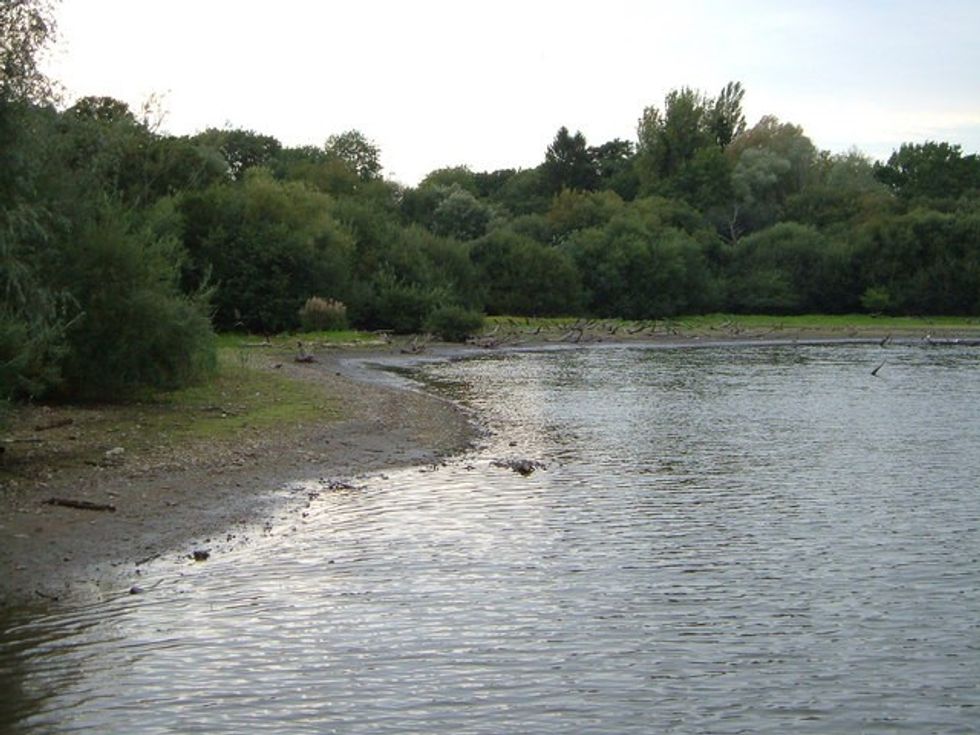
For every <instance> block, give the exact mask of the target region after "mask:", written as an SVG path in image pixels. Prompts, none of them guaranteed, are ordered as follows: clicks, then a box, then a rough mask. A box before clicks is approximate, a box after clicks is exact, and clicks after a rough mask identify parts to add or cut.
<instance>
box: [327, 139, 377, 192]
mask: <svg viewBox="0 0 980 735" xmlns="http://www.w3.org/2000/svg"><path fill="white" fill-rule="evenodd" d="M324 148H325V149H326V152H327V154H328V155H329V156H332V157H335V158H338V159H340V160H341V161H343V162H344V163H345V164H347V166H348V168H350V169H351V171H353V172H354V173H355V174H357V176H358V177H359V178H361V179H363V180H365V181H370V180H372V179H377V178H380V177H381V149H380V148H378V146H377V145H375V144H374V143H373V142H372V141H371V140H368V138H367V137H366V136H365V135H364V133H362V132H361V131H359V130H347V131H345V132H343V133H340V134H338V135H331V136H330V137H329V138H327V142H326V145H325V146H324Z"/></svg>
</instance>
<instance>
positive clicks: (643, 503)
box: [0, 345, 980, 733]
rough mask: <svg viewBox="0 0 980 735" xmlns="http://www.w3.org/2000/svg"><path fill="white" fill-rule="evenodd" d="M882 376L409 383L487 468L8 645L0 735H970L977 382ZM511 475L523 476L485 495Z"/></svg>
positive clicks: (263, 545)
mask: <svg viewBox="0 0 980 735" xmlns="http://www.w3.org/2000/svg"><path fill="white" fill-rule="evenodd" d="M879 351H880V348H871V347H865V346H853V345H852V346H837V347H819V348H817V347H792V346H781V347H771V348H757V349H745V348H735V347H732V348H723V349H722V348H718V349H699V350H641V349H597V350H581V351H577V352H567V353H541V354H538V353H525V354H519V355H513V356H509V357H505V358H500V357H488V358H485V359H478V360H468V361H462V362H456V363H450V364H446V365H430V366H427V367H425V368H424V371H425V373H426V374H427V376H428V377H429V378H430V379H432V380H434V381H437V382H438V384H439V385H440V386H441V387H442V389H443V390H447V391H449V392H450V393H451V394H453V395H454V397H456V398H457V399H459V400H464V401H466V402H467V403H469V404H470V405H472V406H473V407H475V408H477V409H478V410H479V411H480V412H481V413H482V414H483V415H485V416H487V417H488V423H489V426H490V427H491V428H492V429H493V437H492V438H491V439H490V440H489V444H488V446H487V447H485V448H484V449H483V450H481V451H480V452H479V453H477V454H475V455H474V456H471V457H466V458H464V459H463V460H461V461H459V462H455V463H452V464H450V465H449V466H447V467H443V468H439V469H437V470H435V471H431V472H418V471H417V470H407V471H403V472H398V473H392V474H390V475H388V476H386V477H376V478H373V479H370V480H369V481H367V482H366V483H365V485H364V487H363V488H361V489H359V490H356V491H347V492H325V491H323V492H320V493H319V497H318V499H317V500H316V501H315V503H314V504H313V505H312V506H311V508H310V509H309V511H308V517H306V518H304V520H303V523H302V524H301V525H300V526H299V530H298V531H297V532H296V533H284V534H278V535H276V534H273V535H270V536H268V537H266V538H264V539H263V540H261V541H259V542H257V543H256V544H255V545H254V546H252V547H250V548H248V549H244V550H241V551H238V552H233V553H229V554H227V555H224V556H221V557H218V558H214V559H213V560H212V561H209V562H208V563H207V564H203V565H190V564H185V565H184V566H182V567H179V568H178V570H177V571H179V573H180V575H181V576H174V570H173V569H172V568H169V567H167V565H166V564H161V565H159V566H158V568H157V569H158V574H160V575H161V576H160V579H161V583H160V584H159V586H156V587H154V588H153V590H152V591H151V592H148V593H147V594H145V595H141V596H138V597H129V596H121V597H117V598H113V599H110V600H106V601H104V602H101V603H97V604H94V605H91V606H87V607H82V608H75V609H62V610H58V609H54V610H50V611H48V612H46V613H44V614H38V613H31V614H28V613H24V614H22V615H20V616H19V617H15V618H14V619H12V620H11V621H9V623H8V624H6V625H5V627H4V633H3V635H2V637H0V662H2V670H0V681H2V682H3V684H4V690H5V691H9V692H11V695H10V697H8V701H7V702H6V704H4V705H2V706H0V724H4V725H7V726H8V728H9V729H11V730H12V732H17V733H42V732H44V733H47V732H57V733H62V732H75V731H98V732H120V733H122V732H127V733H128V732H143V733H169V732H208V733H214V732H241V731H244V730H248V731H250V732H268V733H306V732H309V733H330V732H337V733H391V732H426V733H430V732H433V733H434V732H453V733H499V732H507V731H528V732H547V733H590V732H595V733H598V732H602V733H608V732H616V733H647V732H651V731H653V732H678V733H686V732H690V733H703V732H711V733H738V732H752V733H777V732H778V733H783V732H799V733H825V732H865V731H867V732H872V731H882V732H914V733H922V732H944V733H945V732H948V733H955V732H964V733H965V732H975V731H976V722H977V707H978V706H980V623H978V620H980V565H978V563H977V562H978V558H980V552H978V549H980V543H978V542H980V538H978V536H980V531H978V528H980V493H978V492H977V489H976V480H975V478H976V477H977V475H978V470H980V451H978V448H980V421H978V416H977V412H976V410H975V406H976V405H977V398H978V397H980V373H978V370H977V357H978V356H977V353H976V352H975V351H971V350H967V349H956V350H953V349H950V350H935V349H927V348H920V347H908V346H896V347H892V348H890V350H889V353H888V358H889V363H888V364H889V370H888V371H887V372H885V373H883V374H882V377H880V378H873V377H871V376H870V375H869V371H870V367H874V365H876V364H878V362H880V358H879ZM869 366H870V367H869ZM516 456H525V457H529V458H532V459H536V460H541V461H543V462H545V463H546V464H547V466H548V468H547V470H544V471H538V472H535V473H534V474H533V475H531V476H529V477H526V478H525V477H521V476H519V475H517V474H515V473H512V472H509V471H507V470H505V469H500V468H497V467H494V466H493V465H492V464H491V461H492V460H494V459H498V458H507V457H516ZM310 488H311V489H315V488H316V484H315V483H311V484H310Z"/></svg>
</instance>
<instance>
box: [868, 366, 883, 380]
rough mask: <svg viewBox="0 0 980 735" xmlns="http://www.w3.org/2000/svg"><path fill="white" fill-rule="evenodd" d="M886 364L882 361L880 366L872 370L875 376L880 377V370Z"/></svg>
mask: <svg viewBox="0 0 980 735" xmlns="http://www.w3.org/2000/svg"><path fill="white" fill-rule="evenodd" d="M884 366H885V363H881V365H879V366H878V367H876V368H875V369H874V370H872V371H871V374H872V375H873V376H874V377H876V378H877V377H878V371H879V370H881V369H882V368H883V367H884Z"/></svg>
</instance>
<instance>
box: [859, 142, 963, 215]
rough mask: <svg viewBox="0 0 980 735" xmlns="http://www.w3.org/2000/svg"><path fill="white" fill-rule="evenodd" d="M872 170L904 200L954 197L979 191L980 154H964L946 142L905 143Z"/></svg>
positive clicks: (952, 198)
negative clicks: (883, 162) (886, 160)
mask: <svg viewBox="0 0 980 735" xmlns="http://www.w3.org/2000/svg"><path fill="white" fill-rule="evenodd" d="M874 173H875V176H876V177H877V178H878V180H879V181H881V182H882V183H883V184H885V185H886V186H888V187H889V188H890V189H891V190H892V191H894V192H895V193H896V194H897V195H898V196H899V197H900V198H902V199H903V200H905V201H912V200H916V199H926V200H939V201H943V200H955V199H957V198H959V197H960V196H962V195H963V194H964V193H966V192H968V191H971V190H973V191H976V190H980V156H977V155H976V154H973V155H969V156H964V155H963V153H962V149H961V148H960V146H958V145H950V144H949V143H936V142H934V141H928V142H926V143H922V144H912V143H905V144H903V145H902V146H901V147H900V148H899V149H898V150H897V151H895V152H894V153H892V154H891V156H890V157H889V158H888V162H887V163H885V164H878V165H876V166H875V169H874Z"/></svg>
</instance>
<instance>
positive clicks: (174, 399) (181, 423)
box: [141, 348, 339, 441]
mask: <svg viewBox="0 0 980 735" xmlns="http://www.w3.org/2000/svg"><path fill="white" fill-rule="evenodd" d="M245 349H248V348H245ZM141 405H142V407H144V408H145V411H144V415H143V417H142V424H143V428H144V430H146V431H147V432H148V433H150V434H155V435H156V436H158V437H160V438H165V439H167V440H174V441H182V440H200V439H210V440H222V439H227V438H230V437H233V436H235V435H237V434H239V433H240V432H242V431H243V430H246V429H253V430H255V431H258V432H262V431H266V430H270V429H272V428H274V427H277V426H281V425H283V424H301V423H304V422H309V421H322V420H329V419H336V418H338V417H339V412H338V410H337V408H336V401H335V400H331V397H330V396H328V395H327V393H326V392H325V391H324V389H323V387H322V386H320V385H317V384H315V383H308V382H304V381H302V380H296V379H293V378H288V377H286V376H284V375H282V374H280V373H277V372H274V371H272V370H265V369H258V368H256V366H255V364H254V362H253V358H252V357H251V356H250V355H249V353H245V354H242V348H220V349H219V351H218V372H217V374H216V375H215V377H214V378H213V379H212V380H210V381H208V382H207V383H206V384H202V385H198V386H192V387H190V388H184V389H182V390H178V391H173V392H170V393H161V394H159V395H157V396H155V397H154V398H153V399H152V400H150V401H148V402H146V403H144V404H141Z"/></svg>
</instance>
